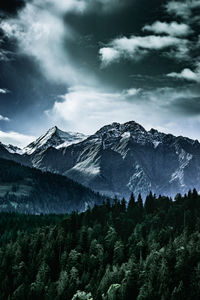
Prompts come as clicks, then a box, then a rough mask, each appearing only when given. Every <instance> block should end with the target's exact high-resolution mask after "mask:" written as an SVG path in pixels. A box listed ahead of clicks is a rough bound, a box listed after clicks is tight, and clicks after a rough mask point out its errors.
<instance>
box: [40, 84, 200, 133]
mask: <svg viewBox="0 0 200 300" xmlns="http://www.w3.org/2000/svg"><path fill="white" fill-rule="evenodd" d="M198 94H199V92H198V91H193V92H192V91H191V90H190V89H188V88H186V87H184V88H183V87H180V88H157V89H148V90H141V89H135V88H132V89H128V90H122V91H119V92H114V93H113V92H107V93H105V92H103V91H102V90H97V89H93V88H83V87H74V88H71V89H70V90H69V92H68V93H67V94H66V95H64V96H62V98H61V99H60V100H57V101H56V102H55V104H54V106H53V107H52V109H50V110H48V111H46V115H47V116H48V118H49V120H50V123H52V124H53V123H54V124H57V125H58V126H59V127H61V128H62V129H63V130H66V131H67V130H70V131H78V132H83V133H85V134H92V133H94V132H95V131H96V130H98V129H99V128H100V127H102V126H104V125H105V124H110V123H112V122H120V123H123V122H126V121H130V120H134V121H136V122H138V123H140V124H142V125H143V126H144V127H145V128H147V129H150V128H152V127H153V128H157V129H159V130H162V131H165V132H171V133H174V134H177V135H180V134H183V135H188V136H191V135H192V137H194V138H197V137H198V138H200V135H199V131H197V130H195V128H196V127H195V126H196V124H197V122H199V124H200V107H199V105H198V99H199V95H198ZM187 107H190V109H187ZM197 107H198V108H199V109H198V110H197ZM149 112H151V113H149ZM198 120H199V121H198ZM191 126H192V127H191ZM191 128H192V129H191Z"/></svg>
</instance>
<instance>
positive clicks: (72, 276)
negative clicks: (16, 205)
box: [0, 190, 200, 300]
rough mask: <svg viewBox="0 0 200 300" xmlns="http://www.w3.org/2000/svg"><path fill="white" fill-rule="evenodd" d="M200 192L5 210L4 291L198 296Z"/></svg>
mask: <svg viewBox="0 0 200 300" xmlns="http://www.w3.org/2000/svg"><path fill="white" fill-rule="evenodd" d="M199 229H200V196H198V194H197V192H196V191H195V190H194V191H193V192H191V191H190V192H189V193H188V195H185V196H184V197H181V195H178V196H177V197H176V199H175V201H172V200H171V199H169V198H167V197H162V196H159V197H158V198H157V197H155V196H154V195H152V194H150V195H149V196H148V197H147V199H146V203H145V205H144V206H143V203H142V201H141V197H140V196H139V198H138V201H136V200H135V199H134V196H133V195H132V196H131V200H130V203H129V204H128V205H125V202H124V200H122V201H119V200H118V199H117V198H115V200H114V202H113V204H111V203H110V201H109V200H108V201H106V202H105V203H104V204H103V205H101V206H97V205H95V206H94V207H93V208H92V209H90V208H88V210H87V211H86V212H84V213H80V214H78V213H76V212H74V213H72V214H69V215H65V216H64V215H60V216H59V215H57V216H56V215H42V216H28V215H19V214H0V234H1V239H0V299H1V300H4V299H5V300H7V299H12V300H15V299H20V300H21V299H24V300H26V299H27V300H28V299H38V300H40V299H41V300H43V299H44V300H45V299H52V300H65V299H66V300H68V299H69V300H71V299H73V300H75V299H82V300H83V299H85V300H89V299H95V300H134V299H137V300H144V299H146V300H147V299H148V300H151V299H152V300H160V299H161V300H168V299H176V300H177V299H181V300H184V299H185V300H188V299H189V300H190V299H194V300H197V299H200V283H199V282H200V246H199V245H200V234H199Z"/></svg>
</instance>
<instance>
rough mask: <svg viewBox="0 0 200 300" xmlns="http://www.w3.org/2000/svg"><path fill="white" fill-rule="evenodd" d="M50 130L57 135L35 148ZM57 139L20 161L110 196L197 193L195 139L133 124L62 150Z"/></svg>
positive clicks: (199, 168)
mask: <svg viewBox="0 0 200 300" xmlns="http://www.w3.org/2000/svg"><path fill="white" fill-rule="evenodd" d="M52 131H55V132H60V130H59V129H58V128H57V127H53V128H51V129H50V130H49V131H48V132H47V133H46V134H44V135H43V136H42V137H40V138H38V139H37V140H36V141H35V142H33V143H38V142H39V143H40V141H41V140H42V139H44V137H46V136H48V135H50V136H51V133H52ZM62 133H63V132H62ZM64 134H65V135H66V133H64ZM67 134H68V133H67ZM60 135H62V134H60ZM58 140H59V139H57V138H56V140H55V143H54V141H53V142H52V143H51V142H50V143H49V144H48V141H49V139H48V138H47V143H46V144H45V147H43V145H42V147H40V145H39V147H38V148H37V151H33V152H32V153H29V154H27V153H25V154H23V155H21V160H22V161H23V160H24V161H25V162H26V164H29V165H30V166H33V167H35V168H39V169H41V170H44V171H50V172H53V173H58V174H61V175H65V176H67V177H69V178H71V179H73V180H74V181H77V182H79V183H81V184H83V185H85V186H87V187H90V188H92V189H93V190H94V191H97V192H100V193H102V194H106V195H108V196H114V195H118V196H120V197H123V196H125V197H126V198H128V197H129V196H130V193H131V192H133V193H135V194H136V195H138V194H139V193H140V194H142V195H143V196H144V197H145V196H146V195H147V194H148V193H149V192H150V190H151V191H152V192H154V193H156V194H165V195H168V196H172V197H174V196H175V195H176V194H177V193H179V192H180V193H182V194H183V193H185V192H187V190H189V189H190V188H191V189H193V188H194V187H195V188H197V189H198V190H200V143H199V142H198V141H197V140H192V139H189V138H187V137H183V136H175V135H172V134H165V133H162V132H159V131H158V130H156V129H150V130H149V131H147V130H146V129H145V128H144V127H143V126H141V125H140V124H138V123H136V122H135V121H129V122H126V123H124V124H120V123H117V122H114V123H112V124H109V125H105V126H103V127H102V128H100V129H99V130H98V131H97V132H96V133H94V134H93V135H90V136H84V139H83V140H81V141H78V142H77V143H76V141H75V143H73V141H72V143H71V144H68V145H67V146H64V147H60V145H61V144H60V145H59V143H61V142H62V141H60V140H59V142H58ZM50 141H52V140H51V139H50ZM34 145H35V144H34ZM34 145H33V147H32V149H34ZM0 156H1V153H0ZM14 156H15V155H14V154H13V157H14ZM14 159H15V158H14ZM17 159H18V160H19V157H17Z"/></svg>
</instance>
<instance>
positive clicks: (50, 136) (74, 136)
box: [23, 126, 86, 155]
mask: <svg viewBox="0 0 200 300" xmlns="http://www.w3.org/2000/svg"><path fill="white" fill-rule="evenodd" d="M84 139H86V136H85V135H83V134H82V133H75V132H64V131H62V130H60V129H58V127H57V126H54V127H52V128H51V129H49V130H48V131H47V132H46V133H45V134H44V135H42V136H40V137H39V138H38V139H37V140H36V141H34V142H32V143H31V144H29V145H28V146H26V147H25V148H24V149H23V152H24V153H26V154H28V155H31V154H33V153H35V152H38V151H43V150H46V149H48V148H49V147H54V148H57V149H59V148H63V147H67V146H69V145H71V144H75V143H79V142H81V141H83V140H84Z"/></svg>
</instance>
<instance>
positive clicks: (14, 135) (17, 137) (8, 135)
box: [0, 130, 35, 148]
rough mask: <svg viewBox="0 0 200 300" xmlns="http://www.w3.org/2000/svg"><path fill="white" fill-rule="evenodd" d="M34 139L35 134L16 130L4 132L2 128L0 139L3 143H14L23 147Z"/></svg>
mask: <svg viewBox="0 0 200 300" xmlns="http://www.w3.org/2000/svg"><path fill="white" fill-rule="evenodd" d="M33 140H35V137H34V136H28V135H24V134H21V133H18V132H15V131H10V132H4V131H1V130H0V141H1V142H2V143H3V144H12V145H14V146H15V145H16V146H18V147H21V148H22V147H25V146H26V145H28V144H29V143H31V142H32V141H33Z"/></svg>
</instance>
